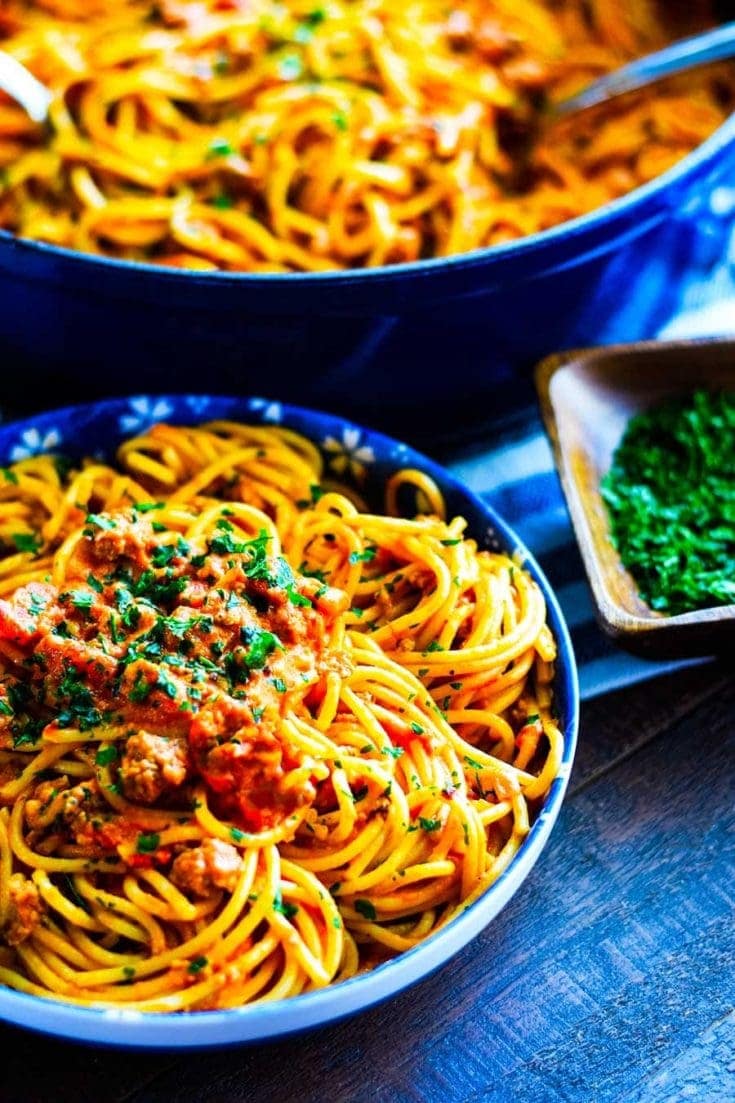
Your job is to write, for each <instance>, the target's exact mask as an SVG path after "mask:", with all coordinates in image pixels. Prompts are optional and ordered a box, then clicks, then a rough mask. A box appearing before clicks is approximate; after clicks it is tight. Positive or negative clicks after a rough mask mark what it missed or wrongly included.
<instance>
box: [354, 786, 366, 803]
mask: <svg viewBox="0 0 735 1103" xmlns="http://www.w3.org/2000/svg"><path fill="white" fill-rule="evenodd" d="M368 792H369V790H368V787H367V785H361V786H360V788H359V789H353V791H352V799H353V800H354V802H355V804H357V803H358V802H359V801H361V800H365V797H366V796H367V795H368Z"/></svg>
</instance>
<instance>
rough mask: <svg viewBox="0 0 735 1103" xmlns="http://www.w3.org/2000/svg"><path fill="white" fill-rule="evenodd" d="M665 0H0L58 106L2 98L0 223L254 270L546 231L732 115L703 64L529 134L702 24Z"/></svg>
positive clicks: (716, 74)
mask: <svg viewBox="0 0 735 1103" xmlns="http://www.w3.org/2000/svg"><path fill="white" fill-rule="evenodd" d="M661 7H664V5H661ZM665 7H666V10H667V20H668V25H667V26H663V25H662V24H661V20H660V19H659V18H658V11H657V6H656V5H655V3H654V2H653V0H635V2H633V0H628V2H623V0H591V2H589V0H543V2H542V0H492V2H491V0H469V2H467V3H462V4H459V3H457V4H456V5H452V4H451V3H449V4H448V3H446V0H401V2H397V0H323V2H322V0H291V2H290V3H288V4H285V5H284V4H282V3H278V2H276V0H160V2H158V3H153V4H152V3H151V2H150V0H95V2H94V3H92V2H87V0H36V2H26V0H22V2H21V0H7V2H6V3H4V4H3V6H2V10H1V11H0V31H2V32H4V38H3V40H2V47H3V49H5V50H7V51H8V52H10V53H11V54H13V55H14V56H15V57H17V58H18V59H19V60H20V61H21V62H23V63H24V64H25V65H27V66H28V67H29V68H30V69H31V70H32V71H33V72H34V73H35V74H36V75H37V76H38V77H39V78H40V79H41V80H42V81H43V82H44V83H45V84H46V85H47V86H48V87H49V88H50V89H51V90H52V91H53V93H54V97H55V98H54V102H53V104H52V106H51V111H50V125H49V127H48V128H43V127H39V126H38V125H36V124H34V123H32V122H31V121H30V120H29V119H28V118H27V117H26V116H25V114H24V113H23V111H22V110H21V109H20V108H19V107H17V106H15V105H13V104H11V103H10V101H8V100H5V101H2V102H0V167H2V168H3V170H4V171H3V178H2V184H1V186H0V226H2V227H3V228H5V229H8V230H11V231H13V232H14V233H16V234H18V235H20V236H21V237H27V238H35V239H39V240H42V241H46V242H51V243H53V244H56V245H61V246H67V247H69V248H72V249H78V250H83V251H85V252H91V253H101V254H105V255H108V256H113V257H119V258H123V259H131V260H146V261H151V262H155V263H160V264H167V265H173V266H179V267H185V268H197V269H204V270H206V269H216V268H221V269H230V270H245V271H251V272H278V271H319V270H324V269H334V268H351V267H365V266H368V267H369V266H375V265H385V264H396V263H401V262H405V261H412V260H417V259H422V258H425V257H435V256H436V257H438V256H448V255H451V254H456V253H462V252H466V251H467V250H471V249H476V248H479V247H482V246H488V245H493V244H496V243H498V242H502V241H507V240H510V239H513V238H517V237H521V236H524V235H526V234H530V233H534V232H535V231H538V230H544V229H546V228H548V227H550V226H553V225H555V224H557V223H559V222H563V221H565V220H566V219H570V218H573V217H575V216H576V215H579V214H582V213H584V212H586V211H589V210H592V209H594V208H596V207H599V206H601V205H602V204H604V203H607V202H608V201H609V200H611V199H614V198H616V197H618V196H620V195H622V194H624V193H625V192H628V191H630V190H631V189H633V188H635V187H636V186H638V185H639V184H642V183H644V182H646V181H648V180H650V179H652V178H653V177H655V176H657V175H659V174H660V173H661V172H663V171H664V170H665V169H667V168H669V167H670V166H671V165H672V164H674V163H675V162H676V161H677V160H679V159H680V158H681V157H683V156H684V155H685V154H686V153H688V152H689V151H690V150H692V149H693V148H694V147H695V146H696V145H698V144H699V143H700V142H701V141H702V140H703V139H704V138H706V137H707V136H708V135H709V134H711V133H712V132H713V131H714V130H715V129H716V127H717V126H718V125H719V124H720V123H721V122H722V121H723V120H724V119H725V118H726V116H727V114H728V112H729V108H730V106H731V104H732V100H733V84H732V80H731V78H730V75H729V73H730V71H729V69H727V68H722V67H720V68H714V69H710V70H708V71H706V72H705V73H698V74H695V75H690V76H687V77H684V78H680V79H678V80H675V81H671V82H669V83H667V84H665V85H663V86H661V87H660V88H657V90H656V92H655V93H651V92H650V91H644V92H642V93H640V94H637V95H631V96H630V97H628V98H627V99H625V100H621V101H617V102H615V103H613V104H610V105H608V106H606V107H605V108H602V109H600V110H598V111H596V112H593V113H591V114H589V115H588V116H585V117H583V118H581V119H580V118H577V119H573V120H571V121H568V122H566V123H564V124H558V125H557V126H555V127H553V128H550V129H548V130H544V128H543V127H540V128H539V125H538V124H539V119H541V118H542V117H543V106H544V103H545V102H547V101H548V100H553V99H555V98H560V97H564V96H565V95H568V94H570V93H572V92H574V91H576V90H578V89H579V88H580V87H581V86H583V85H584V84H586V83H589V82H590V81H591V80H593V79H594V78H596V77H598V76H600V75H602V74H604V73H605V72H608V71H609V70H611V69H613V68H616V67H617V66H619V65H621V64H622V63H624V62H625V61H627V60H629V59H631V58H632V57H635V56H636V55H639V54H641V53H645V52H647V51H649V50H652V49H654V48H657V47H660V46H662V45H663V44H665V42H666V41H668V40H669V39H670V38H672V37H675V36H676V35H677V34H680V33H683V32H685V31H691V30H695V29H701V28H702V27H704V26H706V25H708V23H709V22H711V20H710V19H709V14H710V13H709V12H708V10H707V5H706V4H703V3H702V4H699V3H698V4H695V5H691V4H690V5H682V9H683V10H684V12H685V14H686V16H687V19H686V20H685V21H683V22H682V21H681V20H680V21H679V23H677V22H676V20H675V19H674V12H675V11H676V6H674V5H666V6H665ZM539 129H540V131H541V136H540V137H538V135H537V134H536V132H537V131H538V130H539ZM535 135H536V137H534V136H535Z"/></svg>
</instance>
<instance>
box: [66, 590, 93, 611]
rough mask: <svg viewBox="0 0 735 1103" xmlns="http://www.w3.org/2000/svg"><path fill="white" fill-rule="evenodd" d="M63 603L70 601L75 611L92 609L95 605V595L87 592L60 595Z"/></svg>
mask: <svg viewBox="0 0 735 1103" xmlns="http://www.w3.org/2000/svg"><path fill="white" fill-rule="evenodd" d="M60 600H61V601H70V602H71V603H72V605H73V606H74V608H75V609H83V610H87V609H91V608H92V606H93V605H94V594H90V593H88V592H87V591H86V590H70V591H68V592H67V593H65V594H61V595H60Z"/></svg>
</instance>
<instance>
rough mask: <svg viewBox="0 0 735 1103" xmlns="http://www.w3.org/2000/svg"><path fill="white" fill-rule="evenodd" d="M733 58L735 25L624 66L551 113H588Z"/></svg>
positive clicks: (718, 29)
mask: <svg viewBox="0 0 735 1103" xmlns="http://www.w3.org/2000/svg"><path fill="white" fill-rule="evenodd" d="M731 57H735V22H732V23H726V24H725V25H724V26H722V27H716V28H715V29H714V30H712V31H705V32H704V33H703V34H696V35H693V36H692V37H691V38H682V39H680V40H679V41H678V42H674V43H672V44H671V46H666V47H665V48H664V49H663V50H657V51H656V53H654V54H648V55H647V56H646V57H641V58H638V60H637V61H632V62H631V63H630V65H624V66H623V67H622V69H616V70H615V72H613V73H609V74H608V75H607V76H605V77H602V78H601V79H600V80H596V81H595V82H594V83H593V84H590V85H588V86H587V88H584V89H583V90H582V91H581V92H579V93H578V94H577V95H576V96H570V97H569V99H566V100H561V101H560V102H559V103H556V104H553V106H552V108H551V110H552V113H553V114H554V115H557V116H561V115H571V114H572V113H573V112H576V111H585V110H586V109H587V108H588V107H595V106H596V105H597V104H600V103H604V102H605V101H606V100H611V99H614V98H615V97H616V96H622V95H624V93H626V92H634V91H635V90H636V89H637V88H644V87H645V86H646V85H647V84H653V83H654V82H655V81H658V80H662V79H663V78H664V77H669V76H673V75H674V74H675V73H685V72H686V71H687V70H689V69H694V68H695V67H696V66H698V65H707V64H709V63H710V62H713V61H725V60H727V59H728V58H731Z"/></svg>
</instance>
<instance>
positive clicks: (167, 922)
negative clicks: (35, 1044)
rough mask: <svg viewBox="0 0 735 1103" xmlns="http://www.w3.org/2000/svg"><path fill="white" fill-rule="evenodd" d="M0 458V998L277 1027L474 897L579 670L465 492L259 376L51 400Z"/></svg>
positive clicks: (352, 995) (475, 902) (289, 1026)
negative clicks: (198, 388) (287, 398)
mask: <svg viewBox="0 0 735 1103" xmlns="http://www.w3.org/2000/svg"><path fill="white" fill-rule="evenodd" d="M85 456H86V457H90V456H92V457H93V458H91V459H90V458H87V459H84V457H85ZM0 457H1V458H2V459H3V461H4V462H5V463H6V466H4V467H3V468H2V471H1V472H0V478H2V483H0V544H1V545H2V548H3V557H2V559H0V656H1V657H0V868H1V873H2V876H1V877H0V1017H3V1018H5V1019H7V1020H8V1021H10V1022H14V1023H18V1024H21V1025H25V1026H29V1027H32V1028H34V1029H39V1030H43V1031H46V1032H49V1033H53V1034H58V1035H62V1036H66V1037H69V1038H75V1039H80V1040H86V1041H96V1042H102V1043H107V1044H117V1045H136V1046H146V1045H154V1046H161V1045H167V1046H168V1045H171V1046H201V1045H217V1044H228V1043H235V1042H243V1041H253V1040H256V1039H262V1038H271V1037H276V1036H279V1035H281V1034H284V1033H289V1032H292V1031H295V1030H300V1029H305V1028H307V1027H310V1026H314V1025H317V1024H320V1023H324V1022H327V1021H331V1020H333V1019H335V1018H338V1017H340V1016H343V1015H346V1014H350V1013H353V1012H355V1011H357V1010H360V1009H362V1008H365V1007H368V1006H370V1005H371V1004H373V1003H375V1002H377V1001H379V1000H381V999H384V998H386V997H387V996H390V995H392V994H394V993H395V992H398V991H400V990H401V989H403V988H405V987H406V986H407V985H409V984H411V983H413V982H414V981H416V980H418V979H419V978H421V977H423V976H425V975H426V974H427V973H429V972H430V971H432V970H433V969H435V968H437V967H438V966H439V965H441V964H442V963H443V962H445V961H446V960H447V959H448V958H449V957H450V956H451V955H452V954H453V953H455V952H456V951H457V950H459V949H460V948H461V947H462V946H463V945H464V944H465V943H466V942H467V941H468V940H469V939H470V938H472V937H473V936H474V935H475V934H477V933H478V931H480V930H481V929H482V928H483V927H484V926H485V925H486V924H487V923H488V922H489V921H490V919H491V918H492V917H493V916H494V915H495V914H497V912H498V911H499V910H500V908H501V907H502V906H503V905H504V904H505V903H506V902H507V900H508V899H509V898H510V896H511V895H512V894H513V893H514V892H515V891H516V890H517V888H518V887H519V885H520V884H521V882H522V881H523V879H524V877H525V876H526V875H527V873H528V872H529V870H530V869H531V867H532V865H533V863H534V862H535V860H536V858H537V857H538V855H539V853H540V851H541V849H542V847H543V846H544V844H545V842H546V840H547V839H548V836H549V833H550V830H551V827H552V825H553V822H554V820H555V819H556V816H557V814H558V812H559V808H560V805H561V801H562V797H563V794H564V790H565V787H566V784H567V779H568V776H569V771H570V768H571V762H572V758H573V753H574V745H575V739H576V726H577V714H578V687H577V681H576V669H575V664H574V656H573V653H572V650H571V644H570V642H569V637H568V634H567V631H566V627H565V625H564V622H563V619H562V616H561V614H560V612H559V608H558V605H557V603H556V601H555V599H554V596H553V594H552V593H551V591H550V590H549V587H548V584H547V583H546V581H545V579H544V578H543V576H542V575H541V573H540V571H539V569H538V567H537V565H536V564H535V562H534V561H533V559H532V558H531V557H530V556H529V555H528V553H527V552H526V551H525V550H524V549H523V548H522V547H521V546H520V545H519V542H518V540H517V538H516V537H515V535H514V534H513V533H512V532H511V531H510V530H509V529H508V528H507V527H506V526H505V524H504V523H503V522H502V521H501V520H500V518H498V517H497V516H496V515H495V514H494V512H493V511H492V510H491V509H490V508H489V507H487V506H486V505H484V504H483V503H481V502H480V501H479V500H478V499H476V498H475V497H473V496H472V495H471V494H470V493H469V492H468V491H467V490H466V489H464V488H463V487H462V486H461V485H460V484H458V483H457V482H456V481H455V480H453V479H452V478H451V477H450V476H449V475H448V474H446V473H445V472H443V471H442V470H441V469H440V468H438V467H437V466H436V465H435V464H433V463H432V462H431V461H429V460H427V459H426V458H425V457H423V456H421V455H419V454H418V453H415V452H413V451H412V450H411V449H409V448H408V447H407V446H405V445H402V444H398V443H396V442H395V441H392V440H390V439H389V438H386V437H383V436H382V435H380V434H378V433H373V432H370V431H367V430H364V429H361V428H359V427H357V426H355V425H353V424H352V423H349V422H345V421H343V420H342V419H340V418H336V417H333V416H330V415H325V414H316V413H312V412H309V411H306V410H303V409H300V408H297V407H286V406H281V405H280V404H278V403H274V402H265V401H263V400H258V399H251V400H246V399H228V398H216V397H215V398H207V397H203V396H183V397H182V396H173V397H156V398H148V397H139V398H135V399H129V400H122V399H121V400H114V401H107V402H104V403H100V404H98V405H92V406H87V407H76V408H74V407H70V408H67V409H66V410H61V411H56V412H54V413H53V414H45V415H42V416H40V417H38V418H36V419H34V421H33V423H22V422H21V423H16V424H13V425H7V426H3V427H2V429H0Z"/></svg>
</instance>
